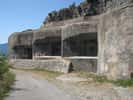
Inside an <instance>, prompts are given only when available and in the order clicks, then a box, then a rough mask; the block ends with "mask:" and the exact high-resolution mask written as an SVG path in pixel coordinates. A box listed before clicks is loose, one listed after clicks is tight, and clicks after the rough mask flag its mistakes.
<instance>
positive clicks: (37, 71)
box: [12, 68, 63, 81]
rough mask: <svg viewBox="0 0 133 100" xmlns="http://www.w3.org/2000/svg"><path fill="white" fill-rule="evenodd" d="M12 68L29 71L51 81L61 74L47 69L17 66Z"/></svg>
mask: <svg viewBox="0 0 133 100" xmlns="http://www.w3.org/2000/svg"><path fill="white" fill-rule="evenodd" d="M12 69H13V70H18V71H24V72H31V73H33V74H35V75H40V76H42V77H43V78H44V79H46V80H48V81H51V80H55V79H56V77H58V76H60V75H62V74H63V73H61V72H54V71H49V70H45V69H17V68H12Z"/></svg>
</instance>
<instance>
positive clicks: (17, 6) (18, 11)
mask: <svg viewBox="0 0 133 100" xmlns="http://www.w3.org/2000/svg"><path fill="white" fill-rule="evenodd" d="M81 1H83V0H0V44H2V43H7V42H8V37H9V36H10V35H11V34H12V33H14V32H21V31H23V30H26V29H37V28H39V27H40V26H41V25H42V23H43V21H44V19H45V17H46V16H47V15H48V13H49V12H51V11H53V10H59V9H60V8H64V7H68V6H69V5H70V4H72V3H73V2H75V3H76V4H79V3H80V2H81Z"/></svg>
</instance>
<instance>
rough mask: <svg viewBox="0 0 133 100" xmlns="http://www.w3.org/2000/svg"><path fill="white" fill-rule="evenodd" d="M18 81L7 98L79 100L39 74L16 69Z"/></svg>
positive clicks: (13, 99)
mask: <svg viewBox="0 0 133 100" xmlns="http://www.w3.org/2000/svg"><path fill="white" fill-rule="evenodd" d="M15 73H16V83H15V85H14V86H13V90H12V91H11V93H10V96H9V97H7V98H6V100H79V98H77V97H76V96H72V95H69V94H67V93H65V92H64V91H62V90H61V89H59V88H58V87H56V86H55V85H53V84H51V83H49V82H48V81H47V80H44V79H42V78H41V77H39V76H35V75H32V74H31V73H28V72H21V71H15Z"/></svg>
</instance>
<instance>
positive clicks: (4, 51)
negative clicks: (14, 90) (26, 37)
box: [0, 43, 8, 55]
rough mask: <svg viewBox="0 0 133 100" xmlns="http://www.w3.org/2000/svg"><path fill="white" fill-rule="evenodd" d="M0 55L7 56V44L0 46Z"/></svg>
mask: <svg viewBox="0 0 133 100" xmlns="http://www.w3.org/2000/svg"><path fill="white" fill-rule="evenodd" d="M0 53H2V54H6V55H7V54H8V44H7V43H4V44H0Z"/></svg>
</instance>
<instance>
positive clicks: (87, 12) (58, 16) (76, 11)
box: [44, 0, 100, 24]
mask: <svg viewBox="0 0 133 100" xmlns="http://www.w3.org/2000/svg"><path fill="white" fill-rule="evenodd" d="M99 4H100V2H99V0H85V1H84V2H82V3H80V5H78V6H76V4H75V3H73V4H72V5H70V6H69V7H68V8H63V9H61V10H59V11H53V12H50V13H49V14H48V16H47V17H46V19H45V21H44V24H46V23H49V22H53V21H62V20H67V19H72V18H77V17H80V16H92V15H97V14H99V12H100V10H99Z"/></svg>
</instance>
